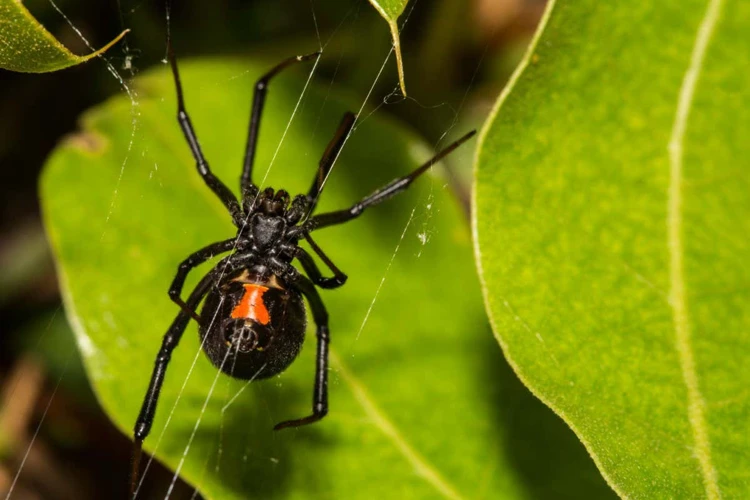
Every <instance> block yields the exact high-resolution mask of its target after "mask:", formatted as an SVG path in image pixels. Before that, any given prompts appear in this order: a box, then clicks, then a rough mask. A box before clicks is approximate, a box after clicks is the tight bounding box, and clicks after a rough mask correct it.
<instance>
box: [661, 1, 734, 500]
mask: <svg viewBox="0 0 750 500" xmlns="http://www.w3.org/2000/svg"><path fill="white" fill-rule="evenodd" d="M721 6H722V0H709V2H708V6H707V9H706V13H705V14H704V16H703V19H702V20H701V24H700V26H699V28H698V33H697V35H696V39H695V44H694V46H693V51H692V54H691V57H690V65H689V67H688V69H687V72H686V73H685V76H684V78H683V81H682V85H681V87H680V93H679V97H678V101H677V111H676V114H675V119H674V123H673V125H672V133H671V136H670V141H669V146H668V150H669V164H670V180H669V188H668V193H667V225H668V231H667V245H668V249H669V275H670V291H669V302H670V305H671V308H672V317H673V321H674V328H675V343H676V348H677V353H678V357H679V360H680V368H681V370H682V376H683V379H684V381H685V385H686V387H687V397H688V419H689V421H690V426H691V429H692V432H693V439H694V441H695V455H696V458H697V460H698V463H699V465H700V470H701V475H702V478H703V486H704V488H705V490H706V496H707V497H708V498H710V499H718V498H721V491H720V490H719V484H718V479H717V473H716V468H715V467H714V465H713V460H712V457H711V442H710V438H709V435H708V427H707V424H706V417H705V408H706V403H705V400H704V399H703V395H702V394H701V391H700V384H699V383H698V374H697V372H696V366H695V358H694V356H693V348H692V344H691V329H690V317H689V311H688V304H687V296H686V295H687V294H686V290H685V288H686V286H685V269H684V262H683V253H684V248H683V239H682V236H683V234H682V233H683V217H682V215H683V214H682V201H683V200H682V186H683V145H684V140H685V132H686V130H687V123H688V118H689V115H690V108H691V106H692V103H693V98H694V96H695V88H696V85H697V81H698V76H699V74H700V71H701V69H702V66H703V61H704V58H705V55H706V48H707V47H708V43H709V42H710V40H711V36H712V34H713V31H714V28H715V27H716V24H717V21H718V18H719V14H720V12H721Z"/></svg>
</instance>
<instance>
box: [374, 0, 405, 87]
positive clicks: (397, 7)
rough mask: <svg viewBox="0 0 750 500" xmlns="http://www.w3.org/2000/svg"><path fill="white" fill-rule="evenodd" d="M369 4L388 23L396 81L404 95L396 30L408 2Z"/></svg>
mask: <svg viewBox="0 0 750 500" xmlns="http://www.w3.org/2000/svg"><path fill="white" fill-rule="evenodd" d="M370 3H371V4H372V6H373V7H375V10H377V11H378V13H379V14H380V15H381V16H383V19H385V22H387V23H388V29H390V30H391V38H392V39H393V51H394V52H395V53H396V66H397V67H398V81H399V84H400V85H401V93H402V94H403V95H406V80H405V78H404V62H403V58H402V57H401V34H400V33H399V30H398V18H399V16H400V15H401V14H403V13H404V9H405V8H406V4H407V3H409V0H370Z"/></svg>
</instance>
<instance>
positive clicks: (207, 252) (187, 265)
mask: <svg viewBox="0 0 750 500" xmlns="http://www.w3.org/2000/svg"><path fill="white" fill-rule="evenodd" d="M236 242H237V239H236V238H230V239H228V240H224V241H219V242H217V243H212V244H210V245H208V246H206V247H204V248H201V249H200V250H198V251H197V252H195V253H193V254H191V255H190V256H189V257H188V258H187V259H185V260H183V261H182V262H181V263H180V265H179V266H178V267H177V275H175V277H174V280H172V285H171V286H170V287H169V298H170V299H172V301H173V302H174V303H175V304H177V305H178V306H180V308H181V309H182V310H183V311H184V312H185V313H187V314H189V315H190V317H191V318H193V319H194V320H195V321H197V322H199V323H200V320H201V318H200V316H198V314H197V313H196V312H195V310H194V308H193V307H189V306H188V305H187V303H185V301H184V300H182V297H181V295H182V287H183V286H184V285H185V279H186V278H187V275H188V274H189V273H190V271H192V270H193V269H195V268H196V267H198V266H199V265H201V264H203V263H204V262H206V261H207V260H208V259H210V258H212V257H214V256H215V255H218V254H220V253H224V252H228V251H229V250H232V249H233V248H234V247H235V244H236Z"/></svg>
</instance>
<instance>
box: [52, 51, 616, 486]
mask: <svg viewBox="0 0 750 500" xmlns="http://www.w3.org/2000/svg"><path fill="white" fill-rule="evenodd" d="M181 68H182V77H183V82H184V84H185V96H186V102H187V106H188V110H189V111H190V113H191V116H192V120H193V123H194V125H195V127H196V129H197V133H198V136H199V137H200V140H201V145H202V146H203V148H204V151H205V152H206V155H207V158H208V159H209V161H210V162H211V165H212V168H213V169H214V172H215V173H216V174H217V175H218V176H219V177H220V178H221V179H224V180H225V181H226V182H227V184H228V185H230V186H232V187H234V186H235V185H236V183H237V181H238V179H239V174H240V165H241V164H242V156H243V148H244V140H245V137H246V133H247V121H248V115H249V106H250V102H251V100H252V98H251V97H252V96H251V92H252V88H253V83H254V80H255V78H257V77H258V76H259V75H260V74H262V71H263V70H265V69H267V66H266V65H258V66H256V65H251V64H248V63H239V62H229V61H224V62H219V61H213V62H209V61H203V62H186V63H185V64H183V65H182V66H181ZM296 71H298V72H300V71H301V70H296ZM291 73H294V71H291ZM295 76H296V75H290V74H284V75H282V76H279V77H278V78H277V79H275V80H274V81H273V83H272V85H271V88H270V94H269V100H268V103H267V105H266V111H265V113H264V117H263V122H262V129H261V147H260V150H259V155H258V160H257V162H256V165H257V167H256V173H255V178H256V180H258V181H260V180H261V179H262V178H263V175H264V173H265V172H266V170H267V167H268V165H269V164H271V163H272V158H275V160H273V167H272V169H271V172H270V175H269V176H268V181H267V182H263V183H262V184H263V185H269V184H270V185H272V186H276V187H281V186H284V187H285V188H286V189H289V190H290V191H291V192H293V193H296V192H304V191H306V190H307V189H308V188H309V184H310V182H311V181H312V177H313V174H314V172H315V169H316V168H317V162H318V158H319V157H320V155H321V154H322V152H323V151H324V149H325V146H326V143H327V142H328V139H329V137H331V136H332V134H333V132H334V130H335V128H336V126H337V124H338V122H339V120H340V117H341V115H342V113H343V112H344V110H345V109H351V108H352V106H351V104H352V103H351V102H347V101H344V100H342V99H340V98H337V97H334V96H333V95H330V96H329V95H328V89H327V87H326V88H324V89H318V88H315V87H311V88H309V89H308V90H307V94H306V96H307V97H306V98H305V100H304V101H302V103H301V104H300V107H299V111H298V112H297V113H296V115H295V118H294V122H293V123H292V126H291V127H290V128H289V131H288V133H287V134H286V138H285V140H284V143H283V146H282V147H281V148H280V150H279V154H278V156H275V151H276V148H277V144H278V143H279V140H280V138H281V137H282V136H283V135H284V130H285V127H286V125H287V122H288V120H289V117H290V116H291V114H292V109H293V108H294V106H295V104H296V102H297V99H298V97H299V96H300V91H301V89H302V85H301V84H299V83H298V80H297V79H296V78H295ZM136 82H137V83H136V85H137V89H136V90H137V94H138V95H139V102H138V106H137V107H136V108H132V107H131V104H130V101H129V100H128V99H126V98H125V97H124V96H119V97H116V98H114V99H112V100H111V101H109V102H107V103H106V104H104V105H103V106H101V107H99V108H96V109H94V110H92V111H90V112H89V113H88V114H87V115H86V116H85V118H84V120H83V131H82V132H80V133H78V134H77V135H75V136H72V137H70V138H69V139H68V140H67V141H65V142H64V143H63V144H61V146H60V147H59V148H58V149H57V150H56V152H55V153H54V154H53V156H52V158H51V159H50V160H49V163H48V165H47V167H46V170H45V173H44V176H43V179H42V188H41V190H42V201H43V211H44V218H45V222H46V226H47V230H48V233H49V235H50V239H51V242H52V244H53V247H54V251H55V254H56V258H57V264H58V270H59V277H60V283H61V286H62V290H63V293H64V300H65V305H66V312H67V315H68V318H69V320H70V322H71V324H72V325H73V327H74V331H75V334H76V337H77V340H78V344H79V346H80V348H81V350H82V352H83V355H84V360H85V364H86V368H87V371H88V373H89V376H90V378H91V381H92V384H93V386H94V388H95V391H96V394H97V396H98V398H99V400H100V402H101V403H102V405H103V407H104V408H105V410H106V411H107V413H108V414H109V415H110V416H111V418H112V419H113V420H114V422H115V423H116V425H118V426H119V427H120V428H121V429H122V430H123V432H125V433H127V434H128V435H131V432H132V431H131V429H132V427H133V425H134V423H135V418H136V416H137V414H138V410H139V408H140V405H141V402H142V399H143V396H144V393H145V390H146V387H147V384H148V379H149V377H150V374H151V370H152V368H153V360H154V356H155V355H156V353H157V351H158V348H159V345H160V343H161V337H162V335H163V334H164V332H165V330H166V328H167V326H168V325H169V324H170V322H171V320H172V318H173V317H174V316H175V314H176V313H177V308H176V306H175V305H174V304H172V303H171V302H170V300H169V299H168V297H167V288H168V286H169V284H170V282H171V280H172V278H173V277H174V273H175V271H176V267H177V264H178V263H179V262H180V261H181V260H182V259H184V258H185V257H186V256H187V255H188V254H190V253H191V252H192V251H194V250H196V249H198V248H199V247H202V246H204V245H206V244H208V243H211V242H213V241H217V240H220V239H225V238H227V237H228V236H229V235H232V234H234V230H233V227H232V225H231V223H230V219H229V217H228V214H227V213H226V212H225V210H224V208H223V206H222V205H221V204H220V203H219V201H218V200H217V199H216V198H215V197H214V196H213V194H212V193H211V192H210V191H209V190H208V189H207V188H206V186H205V185H203V183H202V181H201V180H200V178H199V177H198V175H197V173H196V171H195V165H194V161H193V159H192V157H191V156H190V153H189V150H188V147H187V145H186V143H185V141H184V139H183V137H182V135H181V132H180V130H179V127H178V125H177V123H176V120H175V110H176V104H175V98H174V87H173V84H172V81H171V79H170V75H169V74H168V72H167V71H165V70H164V69H161V70H159V71H156V72H153V73H150V74H147V75H145V76H144V77H142V78H141V79H138V80H136ZM357 104H358V103H357ZM133 119H135V120H136V122H135V123H136V127H135V132H134V135H133V132H132V130H133V129H132V122H133ZM430 154H431V151H429V150H426V149H425V148H424V147H423V146H421V145H420V143H419V142H418V141H416V140H415V138H414V137H413V135H412V134H411V133H409V132H408V131H407V130H404V129H403V128H402V127H399V126H396V125H395V124H393V123H389V122H388V121H386V120H383V119H382V118H379V117H378V115H375V116H371V117H368V118H367V119H366V120H363V121H362V122H361V124H360V125H358V127H357V128H356V129H355V132H354V134H353V135H352V137H351V139H350V140H349V141H348V143H347V145H346V148H345V149H344V152H343V153H342V155H341V157H340V158H339V161H338V162H337V164H336V166H335V168H334V169H333V172H332V174H331V177H330V179H329V182H328V184H327V185H326V191H325V193H324V194H323V197H322V202H321V209H322V210H331V209H336V208H341V207H346V206H348V205H350V204H351V203H353V202H354V201H356V200H357V199H359V198H360V197H362V196H364V195H366V194H368V193H370V192H372V191H373V190H374V189H375V188H376V187H377V186H380V185H382V184H383V183H385V182H387V181H389V180H391V179H392V178H394V177H395V176H397V175H402V174H403V173H405V172H407V171H409V170H410V169H412V168H414V167H415V166H416V165H417V164H418V163H419V162H421V161H423V160H425V159H426V158H427V157H428V156H429V155H430ZM437 170H438V169H436V172H435V174H438V173H439V172H437ZM421 239H426V243H424V244H423V243H422V242H421ZM316 240H317V243H318V244H319V245H320V246H321V247H323V248H324V249H325V250H326V252H327V253H328V255H329V256H330V257H331V259H332V260H333V261H334V262H335V263H336V264H337V265H338V266H339V267H341V268H342V269H343V270H344V271H345V272H347V273H348V274H349V281H348V282H347V283H346V285H345V286H344V287H342V288H341V289H339V290H335V291H323V292H322V296H323V300H324V301H325V302H326V304H327V306H328V309H329V311H330V314H331V332H332V342H333V346H334V351H333V352H334V355H333V368H332V370H331V374H330V376H331V383H330V403H331V411H330V413H329V415H328V417H326V418H325V419H324V420H323V421H322V422H320V423H317V424H315V425H312V426H309V427H306V428H301V429H292V430H285V431H281V432H273V431H272V430H271V428H272V427H273V425H274V424H276V423H278V422H279V421H282V420H285V419H289V418H295V417H298V416H303V415H306V414H307V413H308V412H309V411H310V407H309V405H310V399H311V393H312V382H313V367H314V363H313V359H314V352H315V349H314V339H315V337H314V333H313V331H312V330H310V331H309V333H310V335H309V336H308V340H307V346H306V347H305V348H304V349H303V352H302V355H301V357H300V359H298V360H297V361H296V363H295V364H293V365H292V366H291V367H290V368H289V369H288V370H287V371H286V372H285V373H283V374H282V375H281V376H279V377H278V378H274V379H271V380H267V381H261V382H256V383H253V384H250V385H248V386H247V387H246V386H245V384H244V383H243V382H241V381H233V380H231V379H230V378H229V377H226V376H224V375H221V376H218V379H217V378H216V377H217V375H218V373H219V372H217V371H216V370H215V369H214V368H213V367H212V366H211V364H210V363H209V362H208V361H207V359H206V358H205V357H204V356H203V355H202V354H200V351H199V342H198V334H197V328H196V326H195V325H194V324H191V325H190V326H189V327H188V330H187V331H186V333H185V335H184V337H183V339H182V341H181V343H180V346H179V347H178V348H177V350H176V351H175V353H174V356H173V358H172V361H171V363H170V366H169V370H168V372H167V376H166V382H165V385H164V389H163V391H162V396H161V400H160V403H159V409H158V411H157V415H156V421H155V423H154V427H153V430H152V433H151V436H150V437H149V438H148V439H147V440H146V442H145V447H146V448H147V449H148V450H151V451H153V450H154V449H155V448H156V454H157V456H158V458H159V459H160V460H162V461H164V462H165V463H166V464H168V465H169V466H170V467H172V468H176V467H177V466H178V464H179V463H180V460H181V457H182V455H183V452H185V450H186V447H187V446H188V444H189V443H190V448H189V451H188V453H187V458H186V461H185V463H184V465H183V466H182V468H181V473H182V474H183V476H184V477H185V478H186V479H187V480H188V481H189V482H191V483H193V484H195V485H198V487H199V488H200V490H201V491H202V492H203V493H204V494H205V495H207V496H208V497H209V498H248V497H258V498H275V497H284V498H372V496H373V493H374V492H376V491H384V492H385V491H387V492H388V493H389V494H394V495H396V496H399V497H403V498H440V497H447V498H458V497H464V498H483V497H490V498H497V497H501V498H526V497H528V496H529V495H539V494H541V493H546V494H547V495H550V494H553V492H555V493H554V494H555V495H556V496H557V498H566V497H567V498H583V497H588V496H590V497H594V498H602V497H603V496H606V495H607V493H608V492H609V489H608V488H607V486H606V485H605V484H604V482H603V481H602V480H601V477H600V476H599V474H598V473H597V472H596V469H595V468H594V466H593V464H592V463H591V461H590V459H589V458H588V456H586V454H585V452H584V450H583V448H582V447H581V446H580V443H578V442H577V440H576V439H575V437H574V436H573V434H572V433H570V431H569V430H568V429H566V428H565V426H564V424H563V423H562V422H560V421H559V420H558V419H557V418H556V417H555V416H554V415H552V414H551V412H549V411H548V410H547V409H546V408H544V407H543V405H541V404H539V403H538V402H537V401H535V400H534V398H533V397H531V395H529V394H528V392H527V391H526V390H525V389H524V388H523V387H522V386H521V385H520V383H519V382H518V381H517V380H516V379H515V377H514V376H513V375H512V373H511V371H510V370H509V369H508V368H507V365H505V363H504V361H503V359H502V356H501V354H500V350H499V349H498V348H497V346H496V345H495V343H494V340H493V339H492V337H491V335H490V333H489V327H488V326H487V324H486V318H485V315H484V310H483V307H482V303H481V296H480V293H479V286H478V283H477V281H476V278H475V274H474V269H473V264H472V262H471V251H470V240H469V235H468V234H467V231H466V229H465V223H464V218H463V214H462V213H461V212H460V210H459V208H458V206H457V203H456V202H455V200H454V199H453V198H452V197H451V196H450V193H449V192H448V189H447V187H446V181H445V180H444V179H443V178H442V177H441V176H440V175H427V176H425V177H424V178H421V179H420V180H419V182H417V183H415V184H414V185H413V186H412V187H411V188H410V190H409V191H408V192H407V193H404V194H403V195H400V196H398V197H397V198H394V199H393V200H389V201H388V202H386V203H384V204H383V205H380V206H378V207H377V208H374V209H372V210H371V211H369V212H368V213H366V214H365V215H363V216H362V217H361V218H360V219H358V220H356V221H352V222H350V223H349V224H346V225H345V226H341V227H334V228H330V229H326V230H322V231H320V232H319V233H316ZM207 269H208V266H204V267H201V268H200V269H198V270H196V271H194V273H193V275H192V276H191V279H189V281H188V283H187V286H186V291H189V290H190V289H191V287H192V285H193V284H195V283H196V281H197V279H198V278H199V276H200V275H202V274H203V273H204V272H205V271H206V270H207ZM186 293H187V292H186ZM365 320H366V321H365ZM194 360H196V361H195V362H196V364H195V369H194V370H192V371H191V365H192V364H193V362H194ZM214 381H216V387H215V390H214V391H213V393H212V397H210V398H208V405H207V407H206V411H205V413H203V414H201V408H202V407H203V405H204V402H205V401H206V400H207V395H208V394H209V393H211V386H212V385H213V384H214ZM183 384H184V391H183V392H182V393H181V390H182V387H183ZM180 393H181V394H182V396H181V397H180V399H179V402H177V399H178V395H179V394H180ZM224 408H225V411H223V409H224ZM172 411H174V413H173V416H172V418H171V420H170V419H169V416H170V413H171V412H172ZM201 415H202V416H201ZM167 422H169V423H168V425H167ZM197 422H200V425H199V426H198V427H197V432H196V433H195V437H194V439H193V440H192V442H191V441H190V440H191V434H192V433H193V432H194V429H195V428H196V423H197ZM162 435H163V437H162V438H161V440H160V436H162ZM157 444H158V447H157ZM121 473H122V478H123V485H125V475H126V471H121ZM386 485H387V486H386ZM386 488H387V490H386Z"/></svg>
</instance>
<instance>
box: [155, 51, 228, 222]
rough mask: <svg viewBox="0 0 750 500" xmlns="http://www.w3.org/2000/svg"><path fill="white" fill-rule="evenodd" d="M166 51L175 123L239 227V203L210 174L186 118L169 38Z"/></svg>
mask: <svg viewBox="0 0 750 500" xmlns="http://www.w3.org/2000/svg"><path fill="white" fill-rule="evenodd" d="M167 50H168V53H169V64H170V65H171V66H172V75H173V76H174V84H175V87H176V89H177V122H178V123H179V124H180V128H181V129H182V133H183V134H184V135H185V139H186V140H187V142H188V145H189V146H190V151H191V152H192V153H193V158H195V162H196V167H197V168H198V173H199V174H200V176H201V177H202V178H203V181H204V182H205V183H206V185H207V186H208V187H209V188H210V189H211V191H213V192H214V193H215V194H216V196H218V197H219V199H220V200H221V202H222V203H223V204H224V206H225V207H227V210H229V213H230V214H231V215H232V220H233V221H234V223H235V225H239V224H241V223H242V212H241V210H240V205H239V202H238V201H237V198H236V197H235V196H234V194H233V193H232V192H231V191H230V190H229V188H228V187H227V186H226V185H225V184H224V183H223V182H221V180H219V178H218V177H216V176H215V175H214V174H213V172H211V168H210V167H209V166H208V162H207V161H206V158H205V157H204V156H203V151H202V150H201V146H200V144H199V143H198V137H197V136H196V134H195V129H194V128H193V124H192V122H191V121H190V116H188V113H187V110H186V109H185V99H184V98H183V95H182V83H181V82H180V73H179V70H178V69H177V58H176V57H175V55H174V50H173V49H172V42H171V41H170V39H169V38H168V39H167Z"/></svg>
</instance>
